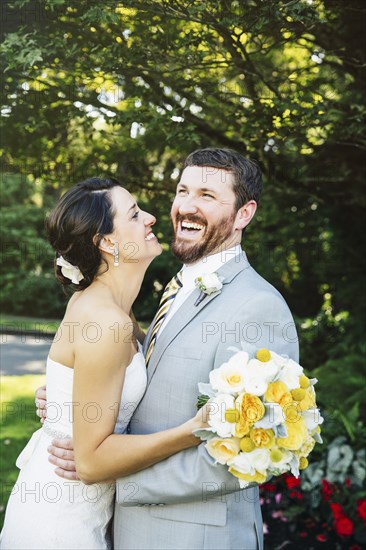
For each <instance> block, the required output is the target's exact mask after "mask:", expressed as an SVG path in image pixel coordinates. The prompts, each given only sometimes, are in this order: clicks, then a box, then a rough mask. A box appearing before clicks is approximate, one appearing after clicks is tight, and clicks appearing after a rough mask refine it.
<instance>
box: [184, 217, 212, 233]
mask: <svg viewBox="0 0 366 550" xmlns="http://www.w3.org/2000/svg"><path fill="white" fill-rule="evenodd" d="M205 227H206V226H205V225H203V224H201V223H197V222H190V221H186V220H183V221H181V222H179V229H180V231H181V232H182V233H185V234H187V235H188V234H191V235H194V234H195V233H199V232H200V231H203V230H204V229H205Z"/></svg>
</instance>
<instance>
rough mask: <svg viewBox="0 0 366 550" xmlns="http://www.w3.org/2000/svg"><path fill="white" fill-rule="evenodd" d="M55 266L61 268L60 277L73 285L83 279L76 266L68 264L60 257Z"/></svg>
mask: <svg viewBox="0 0 366 550" xmlns="http://www.w3.org/2000/svg"><path fill="white" fill-rule="evenodd" d="M56 264H57V265H59V266H60V267H61V273H62V275H63V276H64V277H66V278H67V279H70V280H71V282H72V283H74V285H78V284H79V283H80V281H82V279H84V276H83V274H82V273H81V271H80V269H79V268H78V267H77V266H75V265H72V264H70V262H68V261H67V260H65V258H63V257H62V256H59V257H58V258H57V260H56Z"/></svg>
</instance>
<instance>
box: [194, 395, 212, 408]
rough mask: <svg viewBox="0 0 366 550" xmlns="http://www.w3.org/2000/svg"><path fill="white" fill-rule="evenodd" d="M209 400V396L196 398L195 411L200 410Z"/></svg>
mask: <svg viewBox="0 0 366 550" xmlns="http://www.w3.org/2000/svg"><path fill="white" fill-rule="evenodd" d="M209 399H210V397H209V395H199V396H198V397H197V410H198V411H199V410H200V409H202V407H203V406H204V405H206V403H207V401H208V400H209Z"/></svg>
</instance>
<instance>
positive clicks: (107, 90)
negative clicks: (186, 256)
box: [1, 0, 366, 437]
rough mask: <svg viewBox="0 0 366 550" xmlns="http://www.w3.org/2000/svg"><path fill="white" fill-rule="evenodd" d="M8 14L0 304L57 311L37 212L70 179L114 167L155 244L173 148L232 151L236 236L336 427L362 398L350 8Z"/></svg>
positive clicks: (357, 0)
mask: <svg viewBox="0 0 366 550" xmlns="http://www.w3.org/2000/svg"><path fill="white" fill-rule="evenodd" d="M7 14H8V16H9V17H8V19H7V21H8V28H7V31H8V32H7V34H6V36H5V40H4V43H3V46H2V50H1V51H2V55H3V57H4V63H5V69H6V72H5V79H4V87H3V98H4V114H5V117H4V121H5V127H6V134H5V135H6V146H5V147H4V152H3V159H4V166H5V168H4V170H3V171H8V172H10V173H11V174H13V176H12V177H13V178H19V176H15V175H14V174H21V178H22V181H23V182H26V184H25V183H24V184H22V185H19V182H18V184H17V185H15V183H14V184H13V183H12V182H11V181H10V184H9V186H8V185H7V184H6V185H5V186H4V190H5V204H6V208H5V214H4V216H5V217H4V221H3V224H2V232H3V236H6V237H5V238H6V242H9V243H12V244H10V251H9V250H8V248H7V249H6V250H7V251H6V258H5V259H6V267H5V268H4V272H3V276H4V284H5V287H4V288H5V291H4V299H3V304H4V307H5V308H6V310H7V311H17V312H22V313H33V314H34V313H35V311H39V313H40V314H41V315H46V314H47V315H61V313H62V310H63V307H64V298H63V296H62V295H61V293H60V290H59V289H57V287H56V286H53V284H54V283H53V282H52V281H51V279H52V275H51V264H52V254H51V252H50V251H49V249H48V248H47V247H46V245H44V244H42V245H41V242H42V243H43V241H42V239H43V237H42V230H41V225H42V223H43V222H42V220H43V217H44V214H45V211H46V210H47V208H49V206H50V205H52V204H53V203H54V201H55V199H56V198H57V197H58V196H59V195H60V193H61V192H62V191H63V190H64V189H66V188H68V187H69V186H70V185H71V184H72V183H74V182H75V181H78V180H80V179H82V178H85V177H89V176H92V175H98V174H113V175H115V176H117V177H118V178H119V179H120V180H121V181H122V182H123V183H124V185H125V186H126V187H127V188H128V189H129V190H131V191H132V192H133V193H135V194H136V196H137V198H138V200H139V202H140V204H141V206H142V207H144V208H147V210H152V211H153V213H154V214H155V215H156V216H157V219H158V221H157V233H158V235H159V238H160V240H161V242H162V243H163V246H164V248H165V250H166V251H167V250H168V248H169V241H170V222H169V216H168V211H169V205H170V200H171V198H172V196H173V193H174V187H175V185H176V182H177V180H178V178H179V173H180V170H181V166H182V159H183V158H184V156H185V155H186V154H187V153H188V152H190V151H192V150H193V149H195V148H197V147H202V146H208V145H219V146H226V147H233V148H235V149H237V150H238V151H240V152H242V153H244V154H247V155H249V156H251V157H253V158H255V159H257V161H258V162H259V163H260V165H261V167H262V169H263V171H264V175H265V194H264V197H263V201H262V203H261V205H260V209H259V211H258V214H257V216H256V219H255V220H254V222H253V223H252V224H251V227H250V228H249V229H248V231H247V232H246V234H245V243H244V244H245V248H246V250H247V252H248V255H249V258H250V261H251V262H252V264H253V265H254V266H255V268H256V269H257V270H258V271H259V272H260V273H261V274H262V275H263V276H264V277H265V278H267V279H268V280H270V281H271V282H272V283H273V284H274V285H275V286H276V287H277V288H278V289H279V290H280V291H281V292H282V293H283V295H284V296H285V298H286V300H287V301H288V303H289V305H290V308H291V310H292V311H293V312H294V313H295V316H296V319H297V322H298V326H299V334H300V339H301V350H302V358H303V364H304V366H305V368H307V369H308V370H309V371H312V370H313V369H315V368H317V369H318V370H317V372H319V379H320V383H319V391H320V399H321V400H322V402H323V403H324V405H325V406H326V407H327V408H328V409H329V411H330V414H332V415H333V414H339V415H341V416H340V417H339V418H342V419H343V420H342V422H343V424H344V426H345V429H347V431H348V432H349V435H350V437H352V436H351V429H350V427H349V426H351V425H352V422H354V421H355V415H356V417H357V418H359V417H360V415H361V413H362V411H363V407H364V405H363V404H362V403H363V402H362V403H361V401H360V403H361V404H360V405H358V406H357V407H358V409H357V408H355V407H356V405H355V404H356V403H357V402H358V401H359V400H361V398H362V396H360V393H359V391H358V388H357V384H358V383H359V372H360V365H359V359H358V357H359V354H360V353H361V350H360V349H359V348H358V346H359V343H360V342H361V340H362V338H363V334H364V326H365V322H364V321H365V318H364V311H365V293H364V287H363V279H362V277H361V276H360V274H361V273H362V272H363V271H364V267H365V255H364V253H363V244H364V228H363V225H364V218H365V198H364V197H365V194H364V193H363V190H364V185H365V177H364V166H365V164H364V153H365V151H364V150H365V142H366V140H365V132H364V127H363V125H362V120H363V119H364V115H365V105H364V92H363V90H364V84H365V74H364V71H363V70H362V69H363V67H364V52H363V47H362V41H361V40H360V36H362V32H363V28H364V20H365V6H364V3H363V2H362V1H361V0H352V1H350V2H342V1H341V0H332V1H329V0H314V1H313V2H308V1H306V0H297V1H296V0H295V1H291V2H289V1H287V2H286V1H282V0H281V1H275V0H269V1H266V2H261V1H259V0H250V1H248V2H238V1H232V0H217V1H215V2H200V1H198V0H197V1H196V0H193V1H192V0H169V1H168V0H138V1H136V0H123V1H121V2H96V1H94V0H93V1H86V0H80V1H79V2H77V3H76V2H73V3H70V2H67V1H64V0H45V1H42V2H40V1H37V0H32V1H25V0H21V1H19V2H17V1H14V2H13V4H8V5H7ZM14 181H15V180H14ZM17 181H18V180H17ZM12 189H13V190H14V192H13V191H12ZM36 199H37V200H36ZM37 201H38V202H37ZM23 243H26V244H27V243H29V246H32V247H37V246H39V247H41V246H42V247H43V246H44V247H45V248H42V254H41V255H40V256H41V257H37V259H35V258H34V257H32V255H31V254H30V255H28V256H29V257H27V254H21V253H20V252H19V250H18V248H17V247H19V246H20V245H21V244H22V246H23ZM7 246H8V245H7ZM27 246H28V244H27ZM176 267H177V262H176V260H175V259H174V258H173V257H172V256H171V255H169V254H168V253H166V254H165V255H163V256H161V257H159V258H158V260H157V261H156V262H154V263H153V264H152V266H151V267H150V269H149V270H148V273H147V276H146V280H145V282H144V285H143V288H142V290H141V293H140V296H139V299H138V302H137V306H136V315H137V317H139V318H143V319H145V320H149V319H151V318H152V316H153V313H154V310H155V308H156V304H157V301H158V298H159V295H160V292H161V288H162V286H163V284H164V283H166V282H167V281H168V280H169V279H170V276H171V273H172V272H174V270H175V268H176ZM355 350H357V351H356V352H355ZM342 365H344V366H345V371H346V372H347V374H346V373H345V372H344V373H342ZM342 376H344V378H342ZM323 379H324V380H326V383H325V384H324V388H325V389H324V390H322V389H321V387H320V386H321V385H322V384H323ZM333 384H335V385H336V387H334V388H333ZM330 385H332V391H333V389H334V392H335V393H334V395H336V398H334V400H333V401H332V402H331V400H330V393H331V392H329V389H328V388H329V387H330ZM356 390H357V391H356ZM356 409H357V410H356ZM336 411H338V412H336ZM356 413H357V414H356ZM349 415H351V416H349ZM345 419H346V420H345ZM357 422H358V420H356V423H357ZM347 424H348V428H347Z"/></svg>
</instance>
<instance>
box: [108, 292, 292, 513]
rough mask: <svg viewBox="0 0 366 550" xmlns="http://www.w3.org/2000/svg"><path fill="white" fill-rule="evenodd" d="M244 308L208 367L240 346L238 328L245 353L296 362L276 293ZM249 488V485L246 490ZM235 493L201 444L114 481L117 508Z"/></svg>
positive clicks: (286, 317)
mask: <svg viewBox="0 0 366 550" xmlns="http://www.w3.org/2000/svg"><path fill="white" fill-rule="evenodd" d="M250 302H252V303H250ZM243 309H245V311H246V312H250V313H245V312H244V313H243V312H238V311H235V312H233V316H232V319H231V321H229V322H228V323H227V327H226V329H227V330H226V333H225V338H221V343H220V344H219V346H218V348H217V352H216V357H215V363H214V365H213V368H218V367H219V366H220V365H221V364H222V363H223V362H224V361H226V360H227V359H228V358H229V357H230V356H231V355H232V354H233V351H232V350H228V348H229V347H230V346H235V347H237V348H238V347H239V346H240V344H239V342H238V339H237V335H238V330H239V329H240V342H245V348H244V349H245V350H246V351H248V352H250V353H253V352H254V350H255V349H258V348H263V347H266V348H268V349H270V350H273V351H276V352H277V353H280V354H285V355H288V356H289V357H291V358H292V359H294V360H295V361H298V341H297V335H296V329H295V326H294V321H293V319H292V316H291V313H290V311H289V309H288V307H287V305H286V303H285V301H284V300H283V298H282V297H281V296H280V295H279V294H274V293H271V292H263V293H262V294H260V295H259V296H258V294H257V295H256V296H255V298H253V299H251V300H249V302H247V303H246V305H245V307H244V308H243ZM259 319H262V321H261V322H259V321H258V320H259ZM238 323H239V325H240V326H239V327H238ZM254 486H255V484H251V486H250V487H254ZM250 487H249V488H248V489H245V491H246V492H248V493H247V494H248V498H253V495H252V497H250V493H251V492H252V493H253V491H252V490H251V489H250ZM239 490H240V487H239V483H238V480H237V479H236V478H235V477H234V476H232V475H231V474H230V473H229V472H228V470H227V466H223V465H220V464H215V461H214V459H213V458H212V457H211V456H210V455H209V454H208V453H207V451H206V449H205V447H204V444H201V445H200V446H199V447H194V448H192V449H188V450H186V451H182V452H180V453H178V454H176V455H174V456H171V457H170V458H168V459H166V460H164V461H162V462H160V463H158V464H155V465H154V466H151V467H150V468H147V469H145V470H142V471H141V472H138V473H135V474H132V475H130V476H127V477H124V478H122V479H119V480H118V483H117V502H118V503H119V504H120V505H122V506H143V505H153V504H155V505H156V504H161V505H162V504H178V503H183V502H193V501H205V500H207V499H210V498H213V497H215V498H217V497H223V496H224V495H225V494H228V493H233V492H235V491H239Z"/></svg>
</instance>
